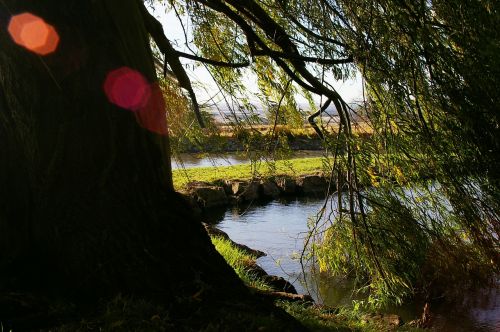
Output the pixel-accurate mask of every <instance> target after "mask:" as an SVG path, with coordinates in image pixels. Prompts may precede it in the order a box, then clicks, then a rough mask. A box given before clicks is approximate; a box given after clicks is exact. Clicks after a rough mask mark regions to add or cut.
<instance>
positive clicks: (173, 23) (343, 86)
mask: <svg viewBox="0 0 500 332" xmlns="http://www.w3.org/2000/svg"><path fill="white" fill-rule="evenodd" d="M150 12H151V13H152V14H153V15H154V16H155V17H156V18H157V19H158V20H159V21H160V22H161V23H162V25H163V30H164V32H165V35H166V36H167V37H168V38H169V40H170V41H171V42H172V44H173V45H174V47H175V48H176V49H177V50H179V51H183V52H186V53H191V52H190V51H189V49H188V48H187V47H186V45H185V37H184V33H183V30H182V27H181V24H180V23H179V21H178V19H177V17H176V16H175V14H174V13H173V12H167V11H166V7H165V6H164V5H161V4H157V5H156V6H155V8H154V9H151V8H150ZM189 34H190V33H189V31H188V35H189ZM188 38H189V36H188ZM181 61H182V62H183V63H184V64H193V61H191V60H186V59H181ZM189 68H190V69H191V68H192V66H189ZM187 73H188V75H189V76H190V78H191V81H192V82H193V88H194V90H195V93H196V96H197V98H198V102H199V103H200V104H204V102H206V101H208V100H210V99H211V98H213V97H214V96H216V98H215V100H217V92H218V89H217V86H216V84H215V82H214V81H213V79H212V78H211V76H210V74H209V73H208V71H207V70H206V69H205V68H204V67H203V66H197V67H196V68H195V69H194V70H187ZM252 76H253V75H249V76H247V78H246V81H245V82H244V83H245V85H246V86H247V87H248V89H249V90H250V91H251V92H257V91H258V88H257V84H256V80H255V77H252ZM195 82H203V88H202V87H200V84H196V83H195ZM329 83H330V84H331V85H332V86H333V87H334V88H335V89H336V90H337V92H339V94H340V95H341V96H342V98H343V99H344V100H345V101H346V102H347V103H348V104H356V103H359V102H360V101H361V100H362V99H363V92H362V79H361V75H360V74H359V73H358V74H357V75H356V77H355V79H349V80H346V81H336V80H334V79H331V80H330V81H329ZM315 101H316V103H317V104H318V105H319V103H320V101H321V100H320V97H315ZM323 101H324V100H323ZM297 102H298V104H299V106H302V105H307V101H306V100H305V98H303V97H302V96H297Z"/></svg>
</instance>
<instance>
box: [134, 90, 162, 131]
mask: <svg viewBox="0 0 500 332" xmlns="http://www.w3.org/2000/svg"><path fill="white" fill-rule="evenodd" d="M135 115H136V118H137V123H139V125H140V126H141V127H143V128H145V129H147V130H149V131H151V132H154V133H157V134H159V135H167V134H168V127H167V112H166V108H165V100H164V99H163V92H162V91H161V88H160V86H159V85H158V84H152V85H151V97H150V98H149V100H148V102H147V104H146V105H145V106H144V107H143V108H141V109H140V110H139V111H137V112H135Z"/></svg>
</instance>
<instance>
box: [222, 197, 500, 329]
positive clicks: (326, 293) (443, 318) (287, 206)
mask: <svg viewBox="0 0 500 332" xmlns="http://www.w3.org/2000/svg"><path fill="white" fill-rule="evenodd" d="M323 203H324V200H322V199H312V198H296V199H280V200H274V201H272V202H270V203H268V204H264V205H263V204H254V205H251V206H248V207H244V208H241V207H240V208H237V207H234V208H231V209H229V210H227V211H225V212H222V211H220V212H219V214H218V215H217V216H213V217H214V218H215V220H212V221H213V222H218V227H219V228H221V229H222V230H223V231H225V232H227V233H228V235H229V236H230V237H231V239H233V240H234V241H236V242H239V243H242V244H245V245H248V246H249V247H251V248H255V249H258V250H262V251H264V252H266V253H267V256H266V257H262V258H259V259H258V260H257V263H258V264H259V265H260V266H261V267H262V268H264V269H265V270H266V271H267V272H268V273H269V274H272V275H278V276H281V277H284V278H285V279H287V280H289V281H290V282H291V283H292V284H293V285H294V286H295V288H296V289H297V291H298V292H299V293H310V294H311V295H312V296H313V298H314V299H315V300H316V301H317V302H318V303H324V304H327V305H331V306H339V305H349V304H350V303H351V302H352V299H353V297H352V292H351V289H352V288H351V287H350V286H351V285H350V283H349V282H348V281H346V280H343V281H340V280H328V279H326V278H325V277H324V276H318V274H313V273H309V272H308V273H307V275H306V278H305V280H307V282H305V283H304V275H303V273H302V268H301V265H300V262H299V259H298V257H300V253H301V252H302V249H303V243H304V238H305V236H306V233H307V231H308V227H307V220H308V218H309V217H311V216H314V215H315V214H316V213H317V211H318V210H319V209H320V208H321V206H322V205H323ZM499 286H500V284H497V287H496V288H495V287H493V288H490V289H483V290H477V291H474V292H470V293H467V294H464V297H463V299H462V300H461V301H460V302H459V303H454V305H453V306H450V305H449V304H448V305H447V304H444V303H442V304H433V305H432V306H431V312H432V314H433V315H434V320H433V326H434V327H433V330H435V331H450V332H452V331H453V332H455V331H464V332H466V331H467V332H468V331H500V289H499ZM422 308H423V303H418V302H412V303H407V304H405V305H404V306H400V307H391V308H387V309H386V311H387V312H391V313H396V314H399V315H400V316H401V317H402V318H403V320H404V321H410V320H413V319H416V318H419V316H420V315H421V312H422Z"/></svg>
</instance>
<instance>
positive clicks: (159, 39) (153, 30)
mask: <svg viewBox="0 0 500 332" xmlns="http://www.w3.org/2000/svg"><path fill="white" fill-rule="evenodd" d="M140 7H141V11H142V17H143V19H144V23H145V25H146V29H147V30H148V32H149V34H150V35H151V37H152V38H153V40H154V41H155V43H156V45H158V48H159V49H160V51H161V52H162V53H163V54H164V55H165V62H168V64H169V66H170V68H171V69H172V72H173V73H174V75H175V77H176V78H177V82H178V83H179V86H180V87H181V88H184V89H185V90H186V91H187V92H188V94H189V97H190V98H191V101H192V103H193V109H194V113H195V115H196V119H197V121H198V123H199V125H200V127H201V128H205V123H204V121H203V118H202V116H201V112H200V107H199V105H198V101H197V100H196V94H195V93H194V90H193V86H192V85H191V80H190V79H189V76H188V75H187V73H186V71H185V70H184V67H183V66H182V64H181V62H180V60H179V55H178V54H177V51H176V50H175V49H174V48H173V46H172V44H171V43H170V41H169V40H168V38H167V37H166V36H165V33H164V32H163V26H162V25H161V23H160V22H158V20H157V19H156V18H155V17H154V16H153V15H151V14H150V13H149V12H148V10H147V9H146V7H144V4H142V5H141V6H140Z"/></svg>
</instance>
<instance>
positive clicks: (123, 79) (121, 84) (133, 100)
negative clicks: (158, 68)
mask: <svg viewBox="0 0 500 332" xmlns="http://www.w3.org/2000/svg"><path fill="white" fill-rule="evenodd" d="M104 92H105V93H106V96H107V97H108V100H109V101H110V102H111V103H113V104H115V105H117V106H120V107H121V108H125V109H127V110H130V111H134V112H135V111H138V110H140V109H141V108H143V107H144V106H146V104H147V103H148V100H149V97H150V95H151V88H150V86H149V84H148V82H147V81H146V79H145V78H144V76H143V75H142V74H141V73H139V72H138V71H136V70H133V69H131V68H128V67H121V68H118V69H116V70H113V71H112V72H110V73H109V74H108V75H107V77H106V80H105V82H104Z"/></svg>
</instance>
